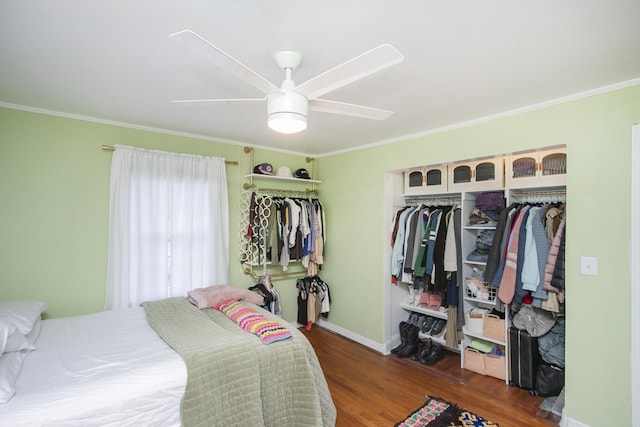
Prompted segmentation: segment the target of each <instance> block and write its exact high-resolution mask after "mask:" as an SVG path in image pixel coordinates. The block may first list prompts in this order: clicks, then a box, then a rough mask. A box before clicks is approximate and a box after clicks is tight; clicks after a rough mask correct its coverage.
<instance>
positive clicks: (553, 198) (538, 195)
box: [511, 189, 567, 203]
mask: <svg viewBox="0 0 640 427" xmlns="http://www.w3.org/2000/svg"><path fill="white" fill-rule="evenodd" d="M511 199H512V201H514V202H516V203H565V202H566V201H567V191H566V190H564V189H562V190H552V191H522V192H521V191H517V192H512V193H511Z"/></svg>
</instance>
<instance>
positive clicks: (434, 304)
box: [429, 294, 442, 311]
mask: <svg viewBox="0 0 640 427" xmlns="http://www.w3.org/2000/svg"><path fill="white" fill-rule="evenodd" d="M441 306H442V295H438V294H431V296H430V297H429V308H430V309H431V310H435V311H438V310H440V307H441Z"/></svg>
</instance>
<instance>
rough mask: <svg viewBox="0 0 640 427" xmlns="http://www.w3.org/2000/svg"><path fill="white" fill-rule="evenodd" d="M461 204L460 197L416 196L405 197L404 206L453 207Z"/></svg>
mask: <svg viewBox="0 0 640 427" xmlns="http://www.w3.org/2000/svg"><path fill="white" fill-rule="evenodd" d="M460 203H461V200H460V196H458V195H456V196H453V195H449V196H447V195H439V196H437V195H430V196H427V195H418V196H405V205H407V206H419V205H427V206H455V205H459V204H460Z"/></svg>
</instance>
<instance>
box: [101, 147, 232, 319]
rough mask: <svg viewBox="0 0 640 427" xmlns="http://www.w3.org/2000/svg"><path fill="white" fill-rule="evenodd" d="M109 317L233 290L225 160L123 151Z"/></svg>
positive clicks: (118, 155) (112, 210) (115, 164)
mask: <svg viewBox="0 0 640 427" xmlns="http://www.w3.org/2000/svg"><path fill="white" fill-rule="evenodd" d="M110 187H111V188H110V206H109V253H108V266H107V297H106V303H105V309H107V310H110V309H120V308H126V307H133V306H136V305H138V304H140V303H141V302H143V301H150V300H158V299H163V298H168V297H172V296H186V293H187V291H189V290H191V289H195V288H200V287H204V286H209V285H212V284H222V283H227V279H228V272H229V201H228V195H227V179H226V170H225V163H224V159H222V158H215V157H204V156H198V155H192V154H176V153H168V152H164V151H157V150H145V149H141V148H135V147H128V146H121V145H118V146H116V150H115V152H114V153H113V159H112V164H111V185H110Z"/></svg>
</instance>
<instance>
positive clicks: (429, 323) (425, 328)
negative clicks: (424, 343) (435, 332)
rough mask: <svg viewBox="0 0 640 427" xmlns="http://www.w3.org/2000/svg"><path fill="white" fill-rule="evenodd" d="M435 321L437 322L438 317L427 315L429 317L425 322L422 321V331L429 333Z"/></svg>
mask: <svg viewBox="0 0 640 427" xmlns="http://www.w3.org/2000/svg"><path fill="white" fill-rule="evenodd" d="M434 323H436V318H435V317H433V316H427V318H426V319H425V320H424V323H422V326H421V327H420V331H421V332H422V333H423V334H428V333H429V332H430V331H431V329H432V328H433V325H434Z"/></svg>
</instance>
